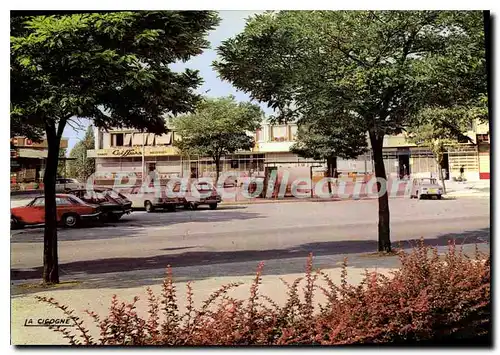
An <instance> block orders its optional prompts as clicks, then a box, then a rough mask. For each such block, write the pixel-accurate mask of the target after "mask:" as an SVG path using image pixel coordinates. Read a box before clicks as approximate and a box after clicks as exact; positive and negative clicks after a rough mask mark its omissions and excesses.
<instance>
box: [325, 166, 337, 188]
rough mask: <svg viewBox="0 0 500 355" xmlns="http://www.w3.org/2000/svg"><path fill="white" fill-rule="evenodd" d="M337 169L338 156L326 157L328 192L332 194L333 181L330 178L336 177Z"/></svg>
mask: <svg viewBox="0 0 500 355" xmlns="http://www.w3.org/2000/svg"><path fill="white" fill-rule="evenodd" d="M336 169H337V157H328V158H326V176H327V177H328V194H329V195H331V194H332V182H331V181H330V178H332V177H335V176H334V171H336Z"/></svg>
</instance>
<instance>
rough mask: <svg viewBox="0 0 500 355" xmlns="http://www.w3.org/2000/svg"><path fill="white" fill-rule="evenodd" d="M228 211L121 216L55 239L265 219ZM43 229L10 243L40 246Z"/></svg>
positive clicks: (30, 230) (130, 235) (63, 232)
mask: <svg viewBox="0 0 500 355" xmlns="http://www.w3.org/2000/svg"><path fill="white" fill-rule="evenodd" d="M244 208H245V207H243V208H236V209H234V210H235V211H232V209H233V208H228V209H227V211H226V208H224V209H223V211H220V212H219V211H218V210H215V211H211V210H207V211H182V212H181V211H178V212H170V213H169V212H165V213H162V212H159V213H142V214H141V216H140V219H131V218H130V217H128V216H124V217H123V219H120V220H119V221H117V222H113V223H97V222H94V223H87V224H85V225H82V227H79V228H72V229H65V228H61V229H59V230H58V239H59V240H60V241H81V240H93V239H99V240H103V239H113V238H124V237H127V238H136V237H138V236H139V235H140V234H141V233H143V232H146V231H148V230H151V228H152V227H153V228H154V227H166V226H171V225H176V224H182V223H192V222H195V223H200V222H201V223H206V222H209V223H214V222H227V221H233V220H234V221H236V220H240V221H241V220H248V219H256V218H265V216H263V215H262V214H260V213H254V212H243V211H242V212H240V211H237V210H238V209H244ZM43 232H44V230H43V227H41V228H40V227H37V228H33V227H31V228H29V227H28V228H25V229H21V230H16V231H13V232H12V233H11V236H12V237H11V240H10V242H11V243H12V244H14V243H41V242H43Z"/></svg>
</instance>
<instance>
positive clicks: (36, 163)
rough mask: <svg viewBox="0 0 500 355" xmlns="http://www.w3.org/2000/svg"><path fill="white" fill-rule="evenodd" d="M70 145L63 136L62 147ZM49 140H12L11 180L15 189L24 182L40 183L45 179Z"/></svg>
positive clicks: (22, 138)
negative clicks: (36, 141) (38, 141)
mask: <svg viewBox="0 0 500 355" xmlns="http://www.w3.org/2000/svg"><path fill="white" fill-rule="evenodd" d="M67 147H68V139H67V138H61V144H60V148H61V149H66V148H67ZM47 153H48V145H47V140H43V141H42V142H40V143H35V142H33V141H31V140H30V139H28V138H26V137H14V138H11V140H10V182H11V186H12V187H13V188H14V189H17V188H21V187H22V186H23V185H24V184H39V183H41V182H42V180H43V175H44V172H45V161H46V159H47Z"/></svg>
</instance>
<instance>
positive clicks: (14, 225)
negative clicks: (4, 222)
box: [10, 216, 23, 229]
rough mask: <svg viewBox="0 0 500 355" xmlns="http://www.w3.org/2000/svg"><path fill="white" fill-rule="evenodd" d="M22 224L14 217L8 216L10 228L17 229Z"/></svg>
mask: <svg viewBox="0 0 500 355" xmlns="http://www.w3.org/2000/svg"><path fill="white" fill-rule="evenodd" d="M22 226H23V225H22V224H21V223H19V221H18V220H17V218H16V217H13V216H11V217H10V229H19V228H22Z"/></svg>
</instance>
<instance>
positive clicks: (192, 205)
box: [189, 202, 198, 210]
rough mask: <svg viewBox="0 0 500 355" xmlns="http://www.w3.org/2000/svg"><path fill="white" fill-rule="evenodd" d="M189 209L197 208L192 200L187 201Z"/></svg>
mask: <svg viewBox="0 0 500 355" xmlns="http://www.w3.org/2000/svg"><path fill="white" fill-rule="evenodd" d="M189 209H191V210H197V209H198V205H197V204H196V203H194V202H190V203H189Z"/></svg>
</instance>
